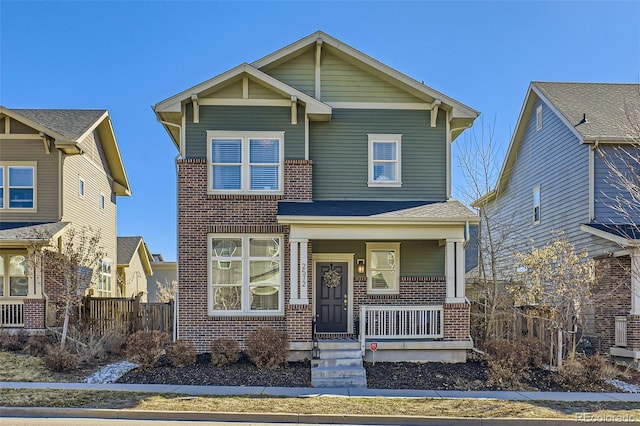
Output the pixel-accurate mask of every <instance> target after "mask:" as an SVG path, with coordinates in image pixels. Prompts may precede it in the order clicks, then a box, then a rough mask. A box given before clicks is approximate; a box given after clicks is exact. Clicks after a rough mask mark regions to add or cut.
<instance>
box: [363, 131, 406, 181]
mask: <svg viewBox="0 0 640 426" xmlns="http://www.w3.org/2000/svg"><path fill="white" fill-rule="evenodd" d="M401 142H402V135H382V134H371V133H370V134H369V179H368V184H369V186H401V185H402V179H401V176H402V170H401V161H400V159H401V150H400V144H401Z"/></svg>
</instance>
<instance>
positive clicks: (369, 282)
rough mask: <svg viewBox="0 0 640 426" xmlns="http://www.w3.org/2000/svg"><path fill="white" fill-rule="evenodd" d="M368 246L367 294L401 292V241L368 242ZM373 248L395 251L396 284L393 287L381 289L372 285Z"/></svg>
mask: <svg viewBox="0 0 640 426" xmlns="http://www.w3.org/2000/svg"><path fill="white" fill-rule="evenodd" d="M366 247H367V294H399V293H400V243H392V242H386V243H366ZM373 250H389V251H393V252H395V258H396V265H395V274H394V283H393V284H394V285H393V287H392V288H389V289H386V290H381V289H374V288H373V287H372V284H373V281H372V268H371V265H372V262H371V252H372V251H373Z"/></svg>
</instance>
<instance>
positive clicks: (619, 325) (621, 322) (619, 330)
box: [615, 317, 627, 348]
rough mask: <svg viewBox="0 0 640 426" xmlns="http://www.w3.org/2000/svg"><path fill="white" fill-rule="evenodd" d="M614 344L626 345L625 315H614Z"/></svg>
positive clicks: (624, 346)
mask: <svg viewBox="0 0 640 426" xmlns="http://www.w3.org/2000/svg"><path fill="white" fill-rule="evenodd" d="M615 321H616V323H615V325H616V326H615V345H616V346H620V347H623V348H626V347H627V317H615Z"/></svg>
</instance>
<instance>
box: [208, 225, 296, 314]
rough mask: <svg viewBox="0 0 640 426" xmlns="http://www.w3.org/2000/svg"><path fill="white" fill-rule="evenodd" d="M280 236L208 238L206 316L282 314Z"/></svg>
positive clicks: (223, 236)
mask: <svg viewBox="0 0 640 426" xmlns="http://www.w3.org/2000/svg"><path fill="white" fill-rule="evenodd" d="M281 247H282V237H281V236H275V235H220V234H210V235H209V259H210V262H209V282H210V289H209V313H210V314H211V315H229V314H250V315H256V314H270V315H273V314H274V313H282V304H283V302H282V301H283V295H282V293H283V292H282V288H283V284H282V283H283V266H282V254H281Z"/></svg>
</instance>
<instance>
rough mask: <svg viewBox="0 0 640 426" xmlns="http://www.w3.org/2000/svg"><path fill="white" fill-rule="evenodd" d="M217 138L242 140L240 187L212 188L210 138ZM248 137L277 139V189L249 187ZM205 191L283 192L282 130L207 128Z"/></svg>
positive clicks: (210, 192)
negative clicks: (244, 130) (223, 129)
mask: <svg viewBox="0 0 640 426" xmlns="http://www.w3.org/2000/svg"><path fill="white" fill-rule="evenodd" d="M218 138H231V139H240V140H242V163H241V164H240V189H213V173H212V172H211V166H212V164H213V163H212V157H211V140H212V139H218ZM250 139H278V141H279V142H278V149H279V153H278V166H279V167H278V189H277V190H275V191H272V190H259V189H251V168H250V157H249V155H250V151H249V140H250ZM207 193H209V194H262V195H282V194H284V132H273V131H271V132H269V131H267V132H260V131H246V132H241V131H237V132H236V131H216V130H207Z"/></svg>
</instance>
